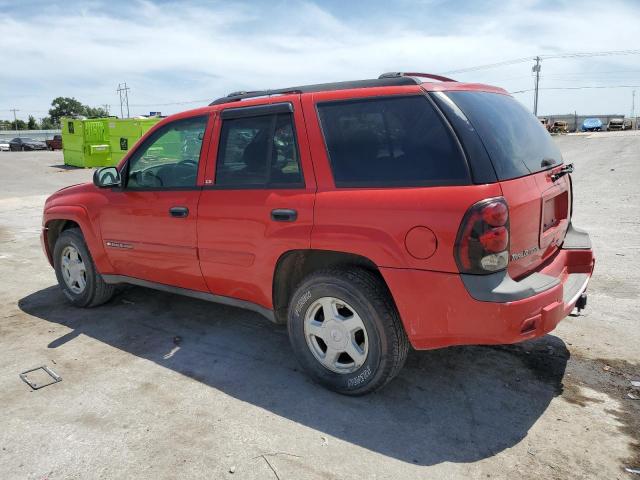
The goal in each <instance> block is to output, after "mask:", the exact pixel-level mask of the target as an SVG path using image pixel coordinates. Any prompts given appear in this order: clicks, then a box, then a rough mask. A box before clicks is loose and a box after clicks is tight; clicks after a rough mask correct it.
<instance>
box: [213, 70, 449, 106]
mask: <svg viewBox="0 0 640 480" xmlns="http://www.w3.org/2000/svg"><path fill="white" fill-rule="evenodd" d="M416 77H424V78H432V79H434V80H440V81H441V82H455V80H452V79H450V78H447V77H442V76H440V75H432V74H429V73H406V72H390V73H383V74H382V75H380V76H379V77H378V78H372V79H369V80H354V81H347V82H334V83H318V84H314V85H302V86H299V87H289V88H280V89H276V90H253V91H239V92H232V93H230V94H229V95H227V96H226V97H220V98H218V99H216V100H214V101H213V102H211V103H210V104H209V106H212V105H221V104H224V103H231V102H238V101H240V100H245V99H248V98H257V97H268V96H271V95H285V94H288V93H310V92H325V91H331V90H346V89H350V88H372V87H393V86H401V85H419V84H420V83H421V82H420V81H418V80H417V79H416Z"/></svg>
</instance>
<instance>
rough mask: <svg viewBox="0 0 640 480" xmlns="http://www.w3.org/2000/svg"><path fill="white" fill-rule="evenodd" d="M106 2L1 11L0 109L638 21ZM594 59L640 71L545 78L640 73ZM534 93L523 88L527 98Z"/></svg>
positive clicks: (631, 36) (534, 39)
mask: <svg viewBox="0 0 640 480" xmlns="http://www.w3.org/2000/svg"><path fill="white" fill-rule="evenodd" d="M47 5H48V4H47ZM65 5H66V4H65ZM109 5H110V4H101V3H93V4H89V5H86V4H85V6H84V7H83V8H78V7H74V6H73V5H69V6H66V7H64V8H63V7H60V6H55V5H53V6H50V5H48V6H46V7H42V8H29V11H28V13H27V14H24V15H22V14H20V11H19V10H15V9H14V10H12V11H10V12H9V13H8V14H5V15H4V18H3V19H2V23H1V24H0V39H1V40H0V41H1V45H0V65H9V66H10V68H8V69H6V70H5V69H3V70H2V73H0V118H1V117H8V112H7V110H8V109H9V108H13V107H14V106H15V107H17V108H20V110H21V113H22V114H23V116H26V115H27V114H28V113H29V112H33V113H34V114H35V116H36V117H41V116H44V115H45V114H46V110H47V109H48V108H49V103H50V101H51V99H52V98H53V97H55V96H58V95H64V96H76V97H77V98H78V99H80V100H81V101H83V102H84V103H88V104H92V105H98V104H104V103H110V104H111V105H112V111H114V110H115V108H114V104H116V103H117V94H116V93H115V88H116V86H117V84H118V83H119V82H122V81H125V80H126V81H127V83H128V84H129V85H130V86H131V92H130V103H131V104H134V105H137V104H155V105H158V107H159V104H163V103H167V102H172V101H185V100H192V99H205V98H211V99H213V98H215V97H216V96H219V95H223V94H226V93H227V92H229V91H232V90H238V89H246V88H251V89H255V88H263V87H264V88H268V87H273V88H275V87H279V86H288V85H296V84H302V83H317V82H322V81H333V80H347V79H356V78H371V77H373V76H377V75H378V74H379V73H382V72H383V71H390V70H418V71H420V70H422V71H431V72H441V71H447V70H451V69H457V68H462V67H467V66H473V65H478V64H485V63H493V62H496V61H501V60H505V59H510V58H520V57H524V56H529V55H535V54H538V53H542V54H549V53H557V52H573V51H584V50H589V51H593V50H622V49H626V48H633V47H634V46H635V45H636V38H635V37H636V32H637V25H638V24H639V23H640V8H639V7H638V5H637V3H636V2H635V1H629V2H623V1H613V2H608V3H607V5H606V8H605V7H603V4H602V2H594V1H584V2H581V3H580V4H576V3H575V2H573V3H571V4H562V3H557V2H556V3H554V2H544V3H541V2H535V1H516V2H508V3H504V4H503V3H502V2H499V3H498V2H496V4H495V5H494V6H486V5H485V6H483V8H482V9H479V8H472V6H471V4H467V5H466V6H464V7H462V6H460V5H461V4H460V3H459V2H450V3H445V2H437V1H429V2H421V3H418V4H412V3H409V2H399V3H398V4H397V5H389V4H388V3H385V4H382V5H381V6H380V7H379V8H371V9H366V8H364V7H363V8H361V9H360V10H361V11H360V12H358V14H354V13H353V11H352V10H349V9H348V8H347V7H346V6H345V8H344V12H342V11H341V9H340V7H339V5H336V4H331V5H330V6H329V7H322V6H319V5H318V4H314V3H311V2H300V1H288V2H269V3H266V4H260V5H258V6H255V5H251V4H244V3H241V4H236V3H232V2H223V3H206V4H202V3H162V4H156V3H153V2H150V1H141V2H135V3H132V4H129V3H124V4H118V5H115V6H114V7H113V8H109ZM25 8H27V7H25ZM347 10H349V11H347ZM336 12H341V13H340V14H339V13H336ZM590 70H591V71H613V72H620V71H622V70H637V71H640V56H639V55H635V56H625V57H622V56H621V57H606V58H590V59H583V60H548V61H545V62H544V63H543V83H542V86H543V87H544V86H558V85H562V86H564V85H572V84H577V85H592V84H612V83H614V84H640V77H639V76H638V75H637V74H636V75H633V74H626V76H625V75H623V74H620V73H617V74H615V75H617V76H614V75H611V76H606V75H596V74H593V75H591V76H590V75H588V74H585V75H584V77H581V76H580V72H589V71H590ZM459 78H460V79H461V80H465V81H482V82H486V83H493V84H498V85H500V86H504V87H505V88H507V89H509V90H523V89H526V88H530V87H531V85H532V79H531V73H530V65H529V64H525V63H523V64H517V65H513V66H509V67H506V68H501V69H493V70H486V71H479V72H474V73H467V74H462V75H459ZM614 78H615V81H614V80H613V79H614ZM571 80H573V82H571ZM638 90H640V88H639V89H638ZM528 97H529V96H528V95H518V97H517V98H519V99H521V100H522V101H524V102H526V103H528V102H529V101H530V99H529V98H528ZM629 104H630V92H629V90H615V91H614V90H595V91H589V90H581V91H570V92H569V91H543V95H542V98H541V111H542V112H546V113H550V112H566V111H573V110H579V111H582V112H585V111H586V110H589V112H590V113H595V112H600V111H602V112H605V111H606V112H609V111H615V112H622V113H627V114H628V110H629ZM188 107H189V106H180V105H176V106H162V108H154V106H144V107H134V108H132V110H133V112H135V113H143V112H146V111H149V110H157V109H161V110H162V111H163V112H167V113H169V112H173V111H179V110H182V109H184V108H188ZM2 110H4V111H2Z"/></svg>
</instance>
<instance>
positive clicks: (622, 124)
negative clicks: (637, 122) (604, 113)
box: [607, 118, 631, 132]
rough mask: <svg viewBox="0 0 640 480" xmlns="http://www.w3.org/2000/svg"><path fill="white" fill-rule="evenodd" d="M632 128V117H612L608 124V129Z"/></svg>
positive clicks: (610, 130)
mask: <svg viewBox="0 0 640 480" xmlns="http://www.w3.org/2000/svg"><path fill="white" fill-rule="evenodd" d="M616 130H631V119H629V118H612V119H611V120H609V125H607V131H609V132H612V131H616Z"/></svg>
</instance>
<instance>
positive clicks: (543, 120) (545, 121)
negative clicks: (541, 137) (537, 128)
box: [540, 118, 551, 131]
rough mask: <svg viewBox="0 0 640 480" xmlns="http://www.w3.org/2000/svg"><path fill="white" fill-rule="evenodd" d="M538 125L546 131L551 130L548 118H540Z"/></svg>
mask: <svg viewBox="0 0 640 480" xmlns="http://www.w3.org/2000/svg"><path fill="white" fill-rule="evenodd" d="M540 124H541V125H542V126H543V127H544V129H545V130H546V131H549V130H550V129H551V124H550V123H549V119H548V118H541V119H540Z"/></svg>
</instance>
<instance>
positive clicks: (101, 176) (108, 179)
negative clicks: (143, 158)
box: [93, 167, 121, 188]
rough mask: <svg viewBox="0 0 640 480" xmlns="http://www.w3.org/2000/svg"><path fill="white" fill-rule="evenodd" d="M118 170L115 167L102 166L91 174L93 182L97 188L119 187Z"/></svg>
mask: <svg viewBox="0 0 640 480" xmlns="http://www.w3.org/2000/svg"><path fill="white" fill-rule="evenodd" d="M120 183H121V178H120V172H119V171H118V169H117V168H116V167H102V168H99V169H97V170H96V171H95V172H94V174H93V184H94V185H95V186H96V187H98V188H108V187H119V186H120Z"/></svg>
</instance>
